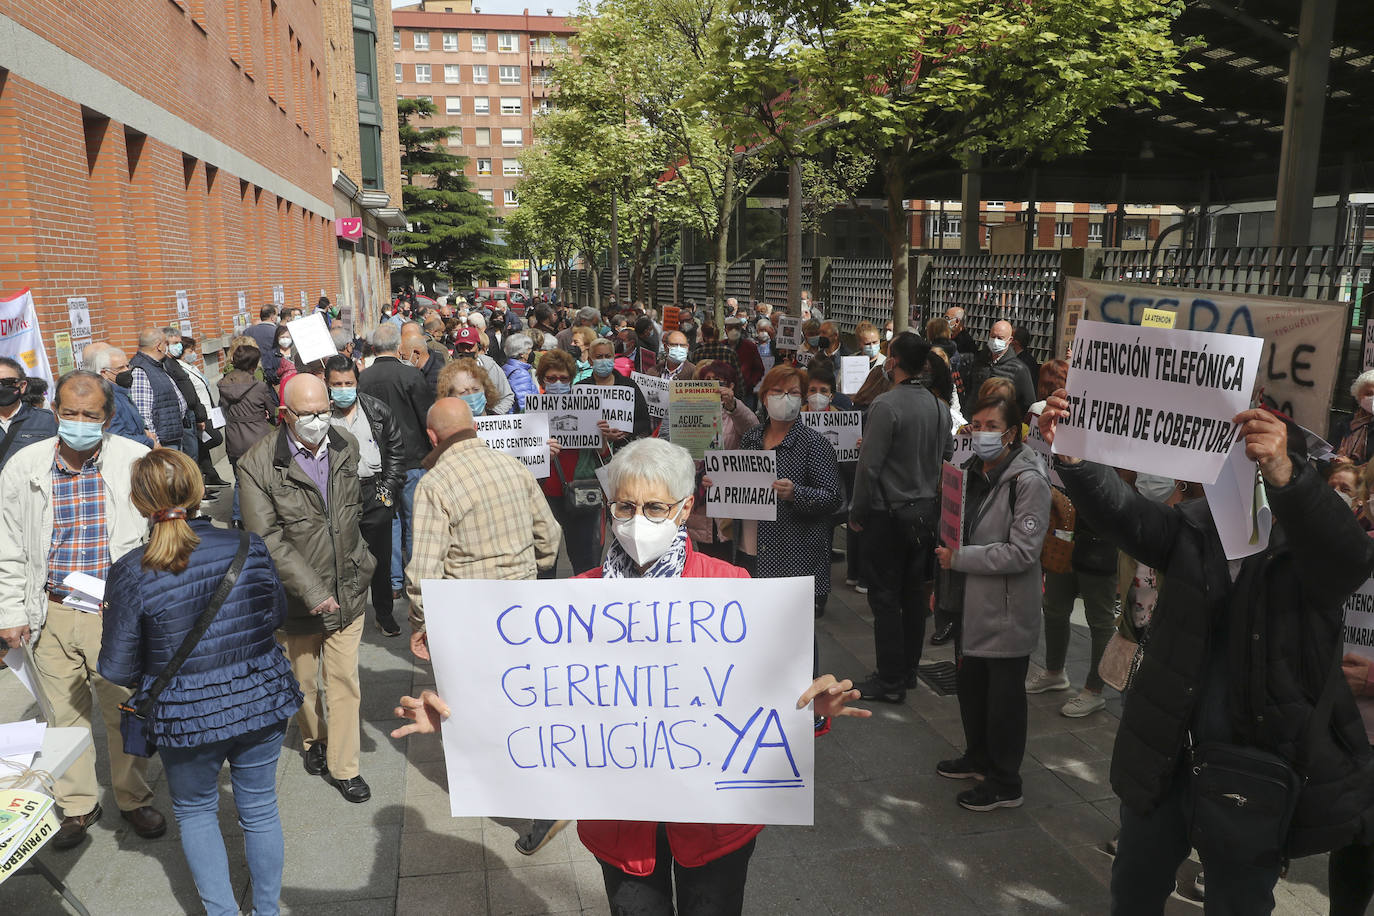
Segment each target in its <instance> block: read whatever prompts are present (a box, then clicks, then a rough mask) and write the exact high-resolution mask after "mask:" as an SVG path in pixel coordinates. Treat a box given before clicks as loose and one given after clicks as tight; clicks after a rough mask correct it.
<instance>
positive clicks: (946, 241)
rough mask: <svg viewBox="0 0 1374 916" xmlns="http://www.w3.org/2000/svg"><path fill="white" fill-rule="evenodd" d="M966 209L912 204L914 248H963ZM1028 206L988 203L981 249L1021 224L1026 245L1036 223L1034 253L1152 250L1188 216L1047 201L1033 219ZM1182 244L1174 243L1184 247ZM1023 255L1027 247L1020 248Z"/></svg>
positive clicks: (952, 203) (1166, 209) (1171, 210)
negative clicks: (1029, 227)
mask: <svg viewBox="0 0 1374 916" xmlns="http://www.w3.org/2000/svg"><path fill="white" fill-rule="evenodd" d="M960 207H961V204H960V202H959V201H957V200H945V201H939V200H909V201H907V212H908V213H909V214H910V218H911V219H910V225H911V245H912V247H913V248H922V249H926V248H935V249H940V248H952V249H958V247H959V242H960V239H961V237H962V234H963V232H964V228H965V227H964V226H963V225H961V223H962V219H961V214H960ZM1028 211H1029V207H1028V205H1027V203H1026V202H1025V201H1017V200H985V201H983V202H982V203H981V204H980V205H979V211H978V222H979V229H980V231H981V235H980V238H979V244H980V246H981V247H983V248H988V247H989V244H990V242H991V239H992V234H993V233H994V232H995V231H996V230H997V229H999V228H1000V227H1002V226H1006V225H1009V224H1016V227H1017V230H1018V231H1019V233H1020V235H1019V236H1018V237H1017V240H1016V241H1017V244H1018V245H1024V244H1025V241H1024V240H1025V224H1026V220H1027V219H1028V218H1029V219H1033V220H1034V222H1035V236H1034V241H1035V244H1034V248H1035V249H1036V250H1046V249H1053V248H1146V247H1149V246H1150V245H1152V244H1153V243H1154V240H1155V239H1156V238H1158V237H1159V234H1160V232H1162V231H1163V230H1164V229H1166V228H1168V227H1169V226H1171V225H1173V223H1174V222H1175V221H1177V219H1178V218H1179V216H1180V214H1181V213H1182V212H1183V211H1181V210H1180V209H1179V208H1177V207H1171V206H1162V205H1160V206H1157V205H1152V204H1127V205H1126V206H1125V208H1124V209H1119V208H1118V207H1117V206H1116V205H1115V204H1110V205H1108V204H1085V203H1074V202H1071V201H1042V202H1039V203H1037V204H1036V205H1035V212H1034V214H1030V213H1029V212H1028ZM1179 241H1181V240H1180V239H1174V244H1178V242H1179ZM1017 250H1018V251H1019V250H1021V248H1019V247H1018V249H1017Z"/></svg>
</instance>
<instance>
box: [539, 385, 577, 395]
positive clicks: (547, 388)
mask: <svg viewBox="0 0 1374 916" xmlns="http://www.w3.org/2000/svg"><path fill="white" fill-rule="evenodd" d="M571 391H572V385H570V384H569V383H568V382H549V383H547V384H546V385H544V393H545V394H568V393H569V392H571Z"/></svg>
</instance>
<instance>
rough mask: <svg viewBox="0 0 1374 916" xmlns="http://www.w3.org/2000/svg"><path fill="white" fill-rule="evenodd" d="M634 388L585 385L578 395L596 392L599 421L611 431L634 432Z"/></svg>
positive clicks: (627, 386)
mask: <svg viewBox="0 0 1374 916" xmlns="http://www.w3.org/2000/svg"><path fill="white" fill-rule="evenodd" d="M635 390H636V389H635V388H634V387H632V386H630V385H585V386H583V387H582V388H581V389H579V391H578V393H579V394H581V393H582V392H593V391H594V392H596V393H597V394H598V395H599V396H600V397H601V419H603V420H605V421H606V422H607V424H609V425H610V427H611V429H618V430H621V431H623V432H627V433H632V432H634V431H635Z"/></svg>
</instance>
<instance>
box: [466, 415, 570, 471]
mask: <svg viewBox="0 0 1374 916" xmlns="http://www.w3.org/2000/svg"><path fill="white" fill-rule="evenodd" d="M477 435H478V436H480V437H481V438H482V441H483V442H485V443H486V444H487V446H488V447H489V448H491V449H494V450H496V451H498V452H505V453H506V454H507V455H510V456H511V457H512V458H518V459H519V460H520V462H521V463H522V464H524V465H525V467H527V468H529V469H530V473H531V474H533V475H534V476H535V477H536V478H539V479H542V478H544V477H548V476H549V474H550V470H549V415H548V414H546V413H514V414H506V415H504V416H498V417H478V418H477ZM560 444H561V443H560Z"/></svg>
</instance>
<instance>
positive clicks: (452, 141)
mask: <svg viewBox="0 0 1374 916" xmlns="http://www.w3.org/2000/svg"><path fill="white" fill-rule="evenodd" d="M448 145H449V146H462V145H463V128H461V127H450V128H449V129H448Z"/></svg>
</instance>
